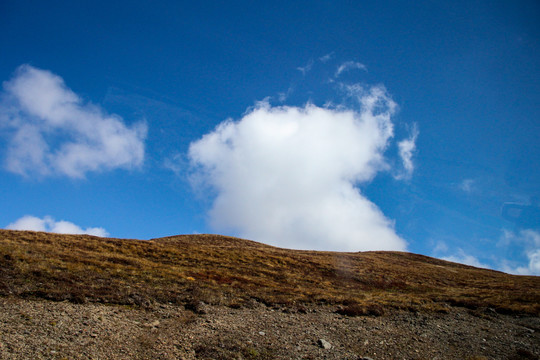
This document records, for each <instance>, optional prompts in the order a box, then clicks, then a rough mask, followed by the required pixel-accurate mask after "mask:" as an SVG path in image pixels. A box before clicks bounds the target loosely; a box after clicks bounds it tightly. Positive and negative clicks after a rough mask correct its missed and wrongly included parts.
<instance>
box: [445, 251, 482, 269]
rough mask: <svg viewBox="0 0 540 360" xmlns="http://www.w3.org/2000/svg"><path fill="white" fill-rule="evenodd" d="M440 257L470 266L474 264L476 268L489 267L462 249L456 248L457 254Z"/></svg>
mask: <svg viewBox="0 0 540 360" xmlns="http://www.w3.org/2000/svg"><path fill="white" fill-rule="evenodd" d="M441 259H442V260H446V261H452V262H455V263H460V264H465V265H470V266H474V267H478V268H484V269H490V268H491V266H489V265H486V264H484V263H482V262H480V261H479V260H478V259H477V258H476V257H474V256H472V255H468V254H466V253H465V251H463V250H462V249H459V250H458V254H457V255H451V256H445V257H441Z"/></svg>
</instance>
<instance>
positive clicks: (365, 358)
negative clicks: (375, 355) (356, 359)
mask: <svg viewBox="0 0 540 360" xmlns="http://www.w3.org/2000/svg"><path fill="white" fill-rule="evenodd" d="M360 360H373V359H372V358H370V357H367V356H364V357H361V358H360Z"/></svg>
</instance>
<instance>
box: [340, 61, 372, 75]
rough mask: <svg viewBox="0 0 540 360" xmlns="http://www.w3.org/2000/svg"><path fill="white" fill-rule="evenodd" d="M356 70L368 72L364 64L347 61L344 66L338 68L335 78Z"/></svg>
mask: <svg viewBox="0 0 540 360" xmlns="http://www.w3.org/2000/svg"><path fill="white" fill-rule="evenodd" d="M355 69H358V70H364V71H367V67H366V65H364V64H362V63H359V62H356V61H346V62H344V63H343V64H341V65H340V66H338V68H337V70H336V73H335V74H334V77H335V78H337V77H339V76H340V75H341V74H342V73H343V72H345V71H350V70H355Z"/></svg>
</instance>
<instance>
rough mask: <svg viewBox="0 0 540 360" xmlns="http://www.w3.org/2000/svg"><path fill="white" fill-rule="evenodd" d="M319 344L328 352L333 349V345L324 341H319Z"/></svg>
mask: <svg viewBox="0 0 540 360" xmlns="http://www.w3.org/2000/svg"><path fill="white" fill-rule="evenodd" d="M317 344H319V346H320V347H321V348H323V349H326V350H328V349H331V348H332V344H330V343H329V342H328V341H326V340H324V339H319V341H317Z"/></svg>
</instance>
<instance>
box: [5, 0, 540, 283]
mask: <svg viewBox="0 0 540 360" xmlns="http://www.w3.org/2000/svg"><path fill="white" fill-rule="evenodd" d="M538 19H540V5H539V4H538V2H536V1H513V2H502V1H498V2H491V1H454V2H442V1H417V2H413V4H411V2H408V1H357V2H353V1H331V2H330V1H309V2H308V1H294V2H290V1H289V2H284V1H283V2H282V1H277V2H276V1H273V2H248V1H245V2H240V1H227V2H225V1H212V2H196V3H187V2H186V3H183V2H179V1H162V2H159V3H151V2H146V1H131V2H112V3H111V2H101V1H92V2H64V1H49V2H38V1H24V0H23V1H9V0H8V1H3V2H1V3H0V48H1V49H2V56H0V80H1V81H2V89H1V93H0V157H1V158H0V161H1V169H0V173H1V176H0V198H1V203H0V204H1V206H0V227H5V228H14V229H15V228H16V229H23V228H26V229H34V230H46V231H57V232H71V233H77V232H89V233H93V234H98V235H110V236H113V237H120V238H138V239H148V238H153V237H161V236H167V235H175V234H185V233H209V232H211V233H222V234H227V235H236V236H242V237H247V238H250V239H253V240H257V241H262V242H266V243H269V244H273V245H277V246H282V247H287V248H304V249H325V250H344V251H357V250H374V249H385V250H406V251H411V252H416V253H421V254H426V255H430V256H436V257H440V258H446V259H450V260H453V261H459V262H464V263H468V264H472V265H477V266H484V267H489V268H493V269H498V270H503V271H507V272H512V273H518V274H536V275H540V220H539V212H540V210H539V200H538V198H539V197H540V167H539V166H538V164H539V161H540V145H539V144H540V141H538V136H539V135H540V106H539V104H540V81H539V79H540V52H539V50H540V42H539V40H540V22H539V21H538Z"/></svg>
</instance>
